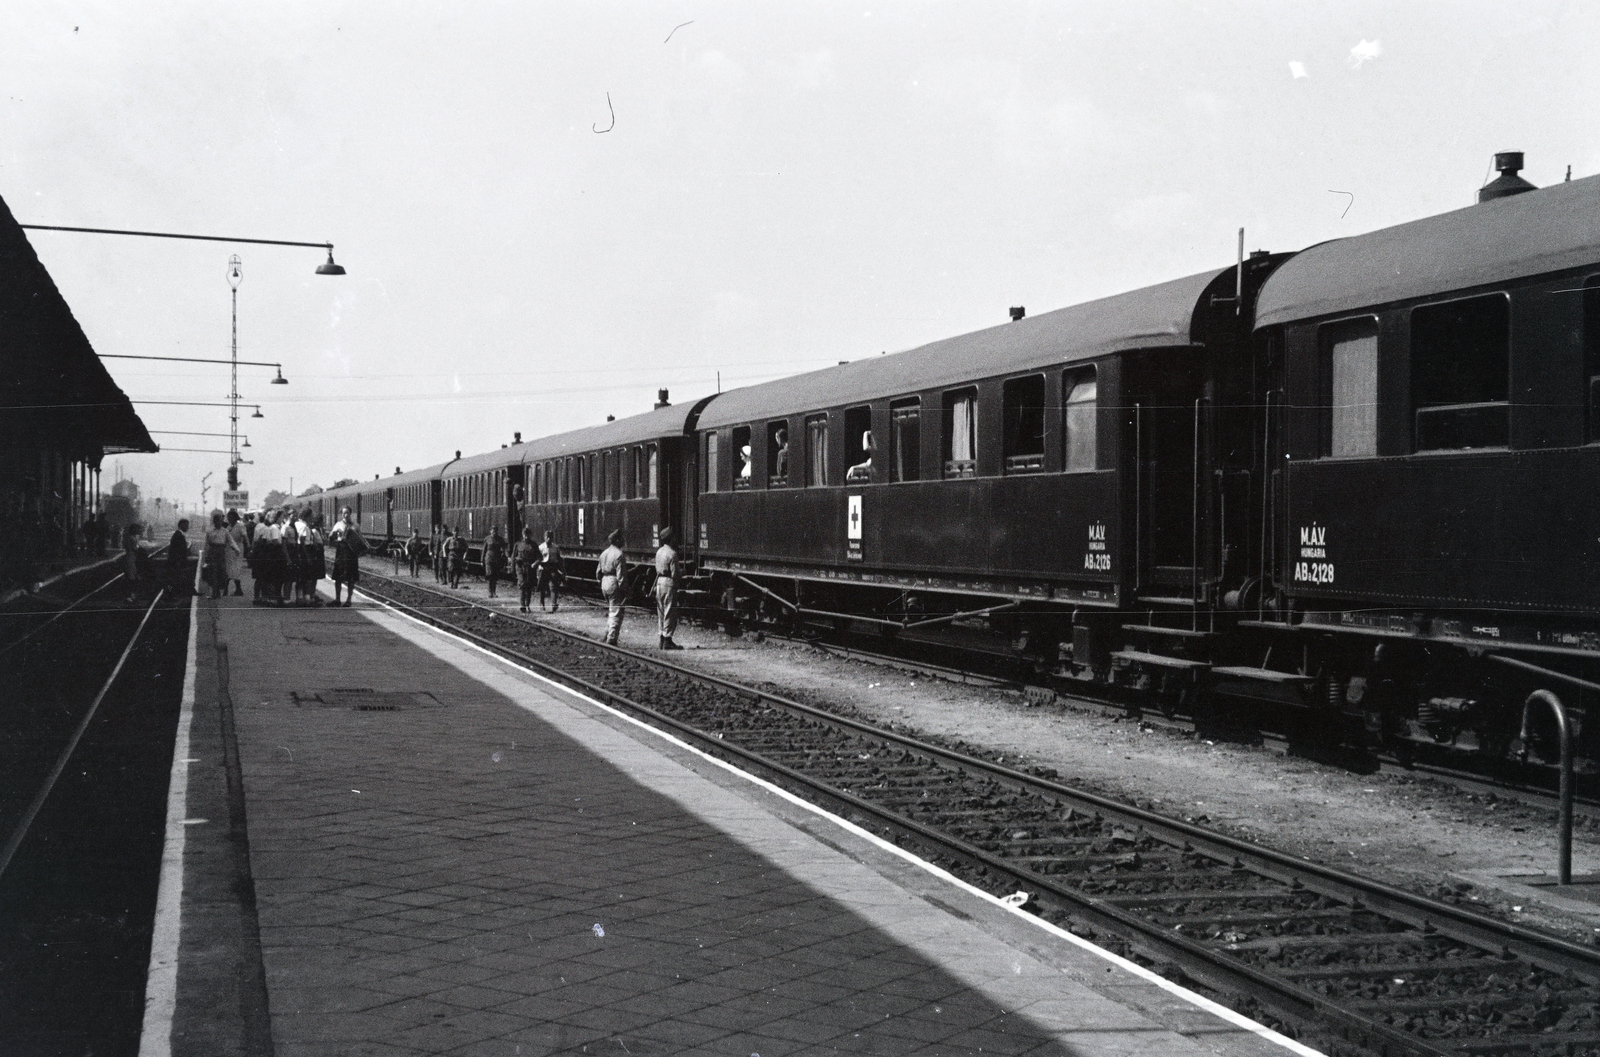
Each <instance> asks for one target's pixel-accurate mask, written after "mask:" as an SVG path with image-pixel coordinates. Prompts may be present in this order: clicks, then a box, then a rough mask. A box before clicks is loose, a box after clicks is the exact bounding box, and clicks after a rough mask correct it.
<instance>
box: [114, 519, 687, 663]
mask: <svg viewBox="0 0 1600 1057" xmlns="http://www.w3.org/2000/svg"><path fill="white" fill-rule="evenodd" d="M188 531H189V522H188V520H187V519H184V520H182V521H179V522H178V528H177V530H176V531H175V532H173V534H172V540H171V542H170V544H169V546H168V549H167V562H168V570H169V577H170V578H171V581H172V584H171V586H172V587H173V588H174V589H176V590H178V591H179V593H184V592H187V590H188V582H187V572H186V570H187V564H188V558H189V538H188V535H187V533H188ZM674 538H675V537H674V535H673V531H672V529H670V528H664V529H662V530H661V533H660V547H659V548H658V549H657V550H656V554H655V572H656V578H655V596H656V611H657V614H658V618H659V622H660V638H659V640H658V646H659V648H660V649H664V650H676V649H681V648H682V647H680V646H679V645H678V644H677V643H676V642H674V641H673V640H672V636H673V634H674V632H676V631H677V627H678V606H677V585H678V578H679V570H678V552H677V549H676V548H675V547H673V545H672V544H673V541H674ZM138 542H139V526H137V525H130V526H129V527H128V531H127V532H125V533H124V536H123V546H124V549H125V551H126V553H127V555H128V557H127V568H128V573H129V576H128V579H129V583H130V586H131V584H132V583H133V582H135V581H136V580H137V579H138V578H139V576H138V564H139V561H140V558H139V556H138V555H139V551H138ZM607 543H608V546H607V547H606V549H605V550H604V551H602V552H601V554H600V559H599V561H598V562H596V564H595V579H596V580H598V581H599V584H600V594H601V595H602V596H603V597H604V598H605V600H606V609H607V612H606V632H605V642H606V643H608V644H609V645H612V646H615V645H617V643H618V640H619V638H620V636H621V634H622V614H623V606H624V603H625V602H626V599H627V593H628V592H627V586H626V585H627V577H628V559H627V555H626V554H625V553H624V552H623V550H622V532H621V531H620V530H618V531H613V532H612V533H611V534H610V536H609V537H608V539H607ZM330 546H331V547H332V548H333V551H334V558H333V568H332V576H333V605H336V606H338V605H344V606H348V605H349V604H350V602H351V601H352V600H353V598H354V597H355V585H356V584H357V583H359V582H360V579H361V565H360V560H361V557H362V555H364V554H366V552H367V541H366V539H365V538H364V537H363V536H362V535H361V531H360V529H358V528H356V526H355V523H354V522H353V521H352V520H351V517H350V508H349V507H345V508H343V509H342V510H341V511H340V513H339V520H338V521H337V522H336V523H335V524H334V525H333V527H332V528H330V529H327V530H326V531H324V529H323V519H322V516H321V515H320V514H316V513H314V512H313V511H312V509H311V508H310V507H306V508H305V509H304V510H299V511H296V510H295V509H294V508H293V507H292V506H285V507H282V508H281V509H268V510H264V511H262V512H261V514H260V515H259V517H258V516H257V515H256V514H254V513H250V514H246V515H245V516H244V517H243V518H241V517H240V516H239V512H238V511H237V510H229V511H228V512H227V513H226V514H224V513H223V512H222V511H220V510H215V511H212V513H211V527H210V528H209V529H207V530H206V533H205V541H204V546H203V548H202V550H201V554H200V571H201V578H202V579H203V580H204V581H205V582H206V583H207V584H209V585H210V587H211V597H212V598H221V597H223V596H224V595H226V594H228V588H229V587H230V586H231V587H232V588H233V592H232V593H233V594H235V595H243V594H244V583H243V580H244V571H245V569H246V568H247V567H248V568H249V570H250V576H251V579H252V580H253V582H254V585H255V597H254V599H253V600H252V602H253V604H255V605H278V606H283V605H302V606H318V605H321V604H322V601H321V599H319V598H318V597H317V581H319V580H321V579H323V578H324V577H325V576H328V575H329V568H328V563H327V548H328V547H330ZM468 548H469V542H468V540H467V538H466V537H465V536H463V535H462V534H461V533H459V532H457V531H456V530H455V529H454V528H451V527H450V526H447V525H435V526H434V529H433V537H432V539H431V540H429V541H424V540H423V539H422V536H421V534H420V533H419V532H418V531H417V530H416V529H412V530H411V536H410V538H409V539H407V540H406V542H405V544H404V545H403V547H402V548H401V550H400V552H399V555H397V560H398V557H399V556H403V557H404V558H405V559H406V561H407V563H408V564H409V566H410V569H411V575H412V577H413V578H414V577H416V576H417V574H418V570H419V569H420V568H421V567H422V562H423V560H424V559H425V558H428V557H431V558H432V560H433V575H434V579H435V580H436V581H437V582H439V583H441V584H449V585H450V586H451V587H455V588H459V587H460V586H461V577H462V576H463V575H464V574H465V572H466V565H467V551H468ZM483 571H484V578H485V579H486V580H487V581H488V585H489V597H490V598H495V597H497V596H498V587H499V584H500V582H501V581H502V580H505V581H511V582H514V583H516V584H517V586H518V588H519V591H520V601H521V605H520V607H519V611H520V612H523V613H528V612H531V611H532V606H533V595H534V592H535V591H537V592H538V595H539V608H540V609H541V610H543V609H545V608H546V603H547V601H548V604H549V612H552V613H554V612H556V611H557V610H559V609H560V608H561V587H562V585H563V584H564V583H565V580H566V573H565V571H564V569H563V558H562V554H561V547H560V545H559V544H557V543H556V541H555V533H554V532H546V533H545V534H544V541H543V542H542V543H536V542H535V541H534V531H533V528H532V527H531V526H529V527H525V528H524V529H523V530H522V535H521V536H520V537H519V538H518V539H517V542H516V543H515V544H514V545H512V546H509V547H508V546H507V545H506V540H505V537H504V536H502V535H501V534H500V529H499V527H498V526H495V527H494V528H491V529H490V531H489V538H488V539H487V540H485V541H484V546H483ZM341 588H343V589H344V590H343V592H342V594H343V597H344V601H342V602H341V601H340V597H341Z"/></svg>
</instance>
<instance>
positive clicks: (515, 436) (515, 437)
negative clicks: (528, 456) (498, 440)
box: [511, 432, 522, 444]
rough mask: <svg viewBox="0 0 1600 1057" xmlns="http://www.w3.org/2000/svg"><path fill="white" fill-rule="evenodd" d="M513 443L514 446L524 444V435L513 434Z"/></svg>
mask: <svg viewBox="0 0 1600 1057" xmlns="http://www.w3.org/2000/svg"><path fill="white" fill-rule="evenodd" d="M511 443H513V444H521V443H522V434H521V433H520V432H518V433H513V434H511Z"/></svg>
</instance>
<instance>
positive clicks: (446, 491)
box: [439, 433, 527, 567]
mask: <svg viewBox="0 0 1600 1057" xmlns="http://www.w3.org/2000/svg"><path fill="white" fill-rule="evenodd" d="M526 447H527V446H526V445H524V444H523V443H522V434H520V433H519V434H517V439H516V440H515V442H514V443H512V444H509V445H507V446H505V447H502V448H499V449H497V450H495V451H490V452H484V453H483V454H481V455H468V456H467V457H465V458H462V456H461V453H460V452H456V457H455V458H454V459H453V460H451V461H450V462H448V463H446V464H445V465H444V466H443V467H442V468H441V469H440V471H439V517H440V518H441V523H442V524H444V525H447V526H449V527H451V528H453V529H455V530H456V531H457V532H459V533H461V535H462V536H464V537H465V538H466V540H467V543H468V549H467V563H468V564H469V565H475V566H479V567H481V566H482V564H483V545H484V542H485V541H486V540H487V539H488V538H489V532H490V530H491V529H499V531H500V535H501V537H502V538H504V539H505V540H507V541H508V542H509V541H511V540H513V539H515V538H516V536H517V534H518V533H520V532H521V531H522V512H521V507H522V502H523V498H524V494H523V471H524V466H523V459H524V457H525V455H526Z"/></svg>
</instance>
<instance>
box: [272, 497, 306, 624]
mask: <svg viewBox="0 0 1600 1057" xmlns="http://www.w3.org/2000/svg"><path fill="white" fill-rule="evenodd" d="M278 528H279V531H280V532H281V533H282V538H283V563H284V564H283V597H284V601H286V602H288V603H289V604H290V605H294V606H298V605H300V604H302V603H303V602H304V600H305V599H304V596H303V595H302V593H301V587H302V583H301V579H300V567H301V566H302V565H303V564H304V559H303V557H302V555H301V553H300V545H301V539H300V526H299V525H297V524H295V516H294V508H293V507H287V506H286V507H284V508H283V510H281V511H280V512H279V514H278Z"/></svg>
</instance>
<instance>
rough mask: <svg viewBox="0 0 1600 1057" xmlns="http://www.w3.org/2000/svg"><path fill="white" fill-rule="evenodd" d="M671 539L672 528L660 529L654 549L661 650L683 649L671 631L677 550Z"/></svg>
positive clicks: (675, 621)
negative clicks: (656, 546)
mask: <svg viewBox="0 0 1600 1057" xmlns="http://www.w3.org/2000/svg"><path fill="white" fill-rule="evenodd" d="M672 539H673V536H672V529H670V528H664V529H662V530H661V547H660V548H659V549H658V550H657V551H656V616H657V617H659V618H660V620H661V639H660V641H659V642H658V643H657V645H658V646H659V647H660V648H661V649H663V650H681V649H683V647H682V646H679V645H678V644H677V643H676V642H673V641H672V633H673V632H675V631H677V630H678V552H677V551H676V550H674V549H673V546H672Z"/></svg>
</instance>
